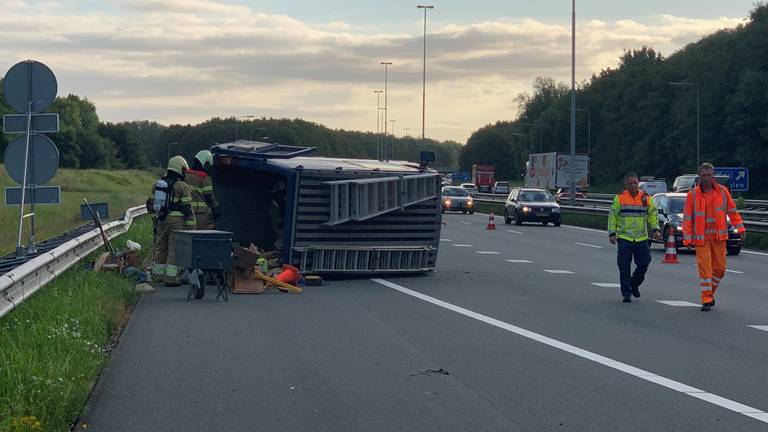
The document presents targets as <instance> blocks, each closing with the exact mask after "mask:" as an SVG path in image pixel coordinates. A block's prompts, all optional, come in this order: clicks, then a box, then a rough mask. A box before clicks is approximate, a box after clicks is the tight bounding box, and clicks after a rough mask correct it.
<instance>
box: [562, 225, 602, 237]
mask: <svg viewBox="0 0 768 432" xmlns="http://www.w3.org/2000/svg"><path fill="white" fill-rule="evenodd" d="M563 226H564V227H566V228H573V229H577V230H581V231H590V232H596V233H600V234H606V235H607V234H608V232H607V231H605V230H598V229H594V228H584V227H578V226H573V225H563Z"/></svg>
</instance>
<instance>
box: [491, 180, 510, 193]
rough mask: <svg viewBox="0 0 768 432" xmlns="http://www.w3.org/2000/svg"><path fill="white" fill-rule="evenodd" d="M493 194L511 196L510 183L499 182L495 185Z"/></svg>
mask: <svg viewBox="0 0 768 432" xmlns="http://www.w3.org/2000/svg"><path fill="white" fill-rule="evenodd" d="M493 193H495V194H504V195H507V194H509V183H507V182H505V181H497V182H496V183H494V184H493Z"/></svg>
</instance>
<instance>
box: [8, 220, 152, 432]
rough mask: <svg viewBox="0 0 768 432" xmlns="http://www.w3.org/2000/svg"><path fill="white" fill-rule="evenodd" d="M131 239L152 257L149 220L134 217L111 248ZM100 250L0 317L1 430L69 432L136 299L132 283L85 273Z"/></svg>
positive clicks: (107, 274) (121, 279) (122, 279)
mask: <svg viewBox="0 0 768 432" xmlns="http://www.w3.org/2000/svg"><path fill="white" fill-rule="evenodd" d="M127 239H131V240H133V241H136V242H138V243H140V244H141V245H142V250H141V254H142V256H143V257H144V256H146V255H147V254H149V253H150V252H151V250H150V249H151V247H152V226H151V221H150V219H149V218H147V217H142V218H139V219H137V220H135V221H134V223H133V225H132V226H131V229H130V230H129V231H128V233H126V234H124V235H122V236H120V237H118V238H117V239H116V240H113V245H114V246H115V247H116V248H122V247H124V246H125V241H126V240H127ZM101 251H102V249H99V250H98V252H95V253H94V254H92V255H91V256H90V257H88V258H86V259H84V260H82V261H80V263H79V264H78V265H77V266H75V267H72V268H70V269H69V270H68V271H66V272H65V273H64V274H63V275H61V276H59V277H58V278H57V279H56V280H55V281H53V282H52V283H50V284H48V285H46V286H45V287H44V288H42V289H41V290H40V291H39V292H38V293H37V294H36V295H35V296H33V297H32V298H30V299H28V300H27V301H26V302H24V303H22V304H21V305H20V306H19V307H18V308H17V309H16V310H14V311H13V312H11V313H9V314H8V315H6V316H5V317H3V318H2V319H0V431H13V432H21V431H67V430H69V429H70V427H71V425H72V424H73V423H74V421H75V420H76V419H77V417H78V416H79V415H80V414H81V412H82V410H83V407H84V405H85V402H86V400H87V398H88V395H89V394H90V392H91V389H92V387H93V385H94V383H95V382H96V379H97V378H98V376H99V374H100V373H101V369H102V367H103V366H104V364H105V363H106V361H107V357H108V354H109V351H110V349H111V345H112V344H111V342H112V340H113V339H112V338H113V336H115V335H116V333H117V331H118V329H119V328H120V326H121V324H122V323H124V322H125V320H126V319H127V316H128V313H129V311H130V307H131V306H132V304H133V303H134V301H135V300H136V298H137V297H136V295H135V294H134V292H133V291H132V288H133V285H134V284H133V282H132V281H129V280H128V279H126V278H124V277H122V276H119V275H117V274H114V273H93V272H90V271H88V270H86V269H85V268H84V266H85V265H86V264H87V263H90V262H91V261H93V259H94V257H95V254H96V253H101Z"/></svg>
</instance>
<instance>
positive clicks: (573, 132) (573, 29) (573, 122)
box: [569, 0, 576, 206]
mask: <svg viewBox="0 0 768 432" xmlns="http://www.w3.org/2000/svg"><path fill="white" fill-rule="evenodd" d="M570 165H571V167H570V168H571V176H570V177H571V182H570V183H571V187H570V194H569V195H570V196H569V198H570V201H571V205H572V206H575V205H576V169H575V168H576V0H572V1H571V163H570Z"/></svg>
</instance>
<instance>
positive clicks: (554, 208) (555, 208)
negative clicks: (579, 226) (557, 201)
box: [552, 207, 560, 213]
mask: <svg viewBox="0 0 768 432" xmlns="http://www.w3.org/2000/svg"><path fill="white" fill-rule="evenodd" d="M552 213H560V207H552Z"/></svg>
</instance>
